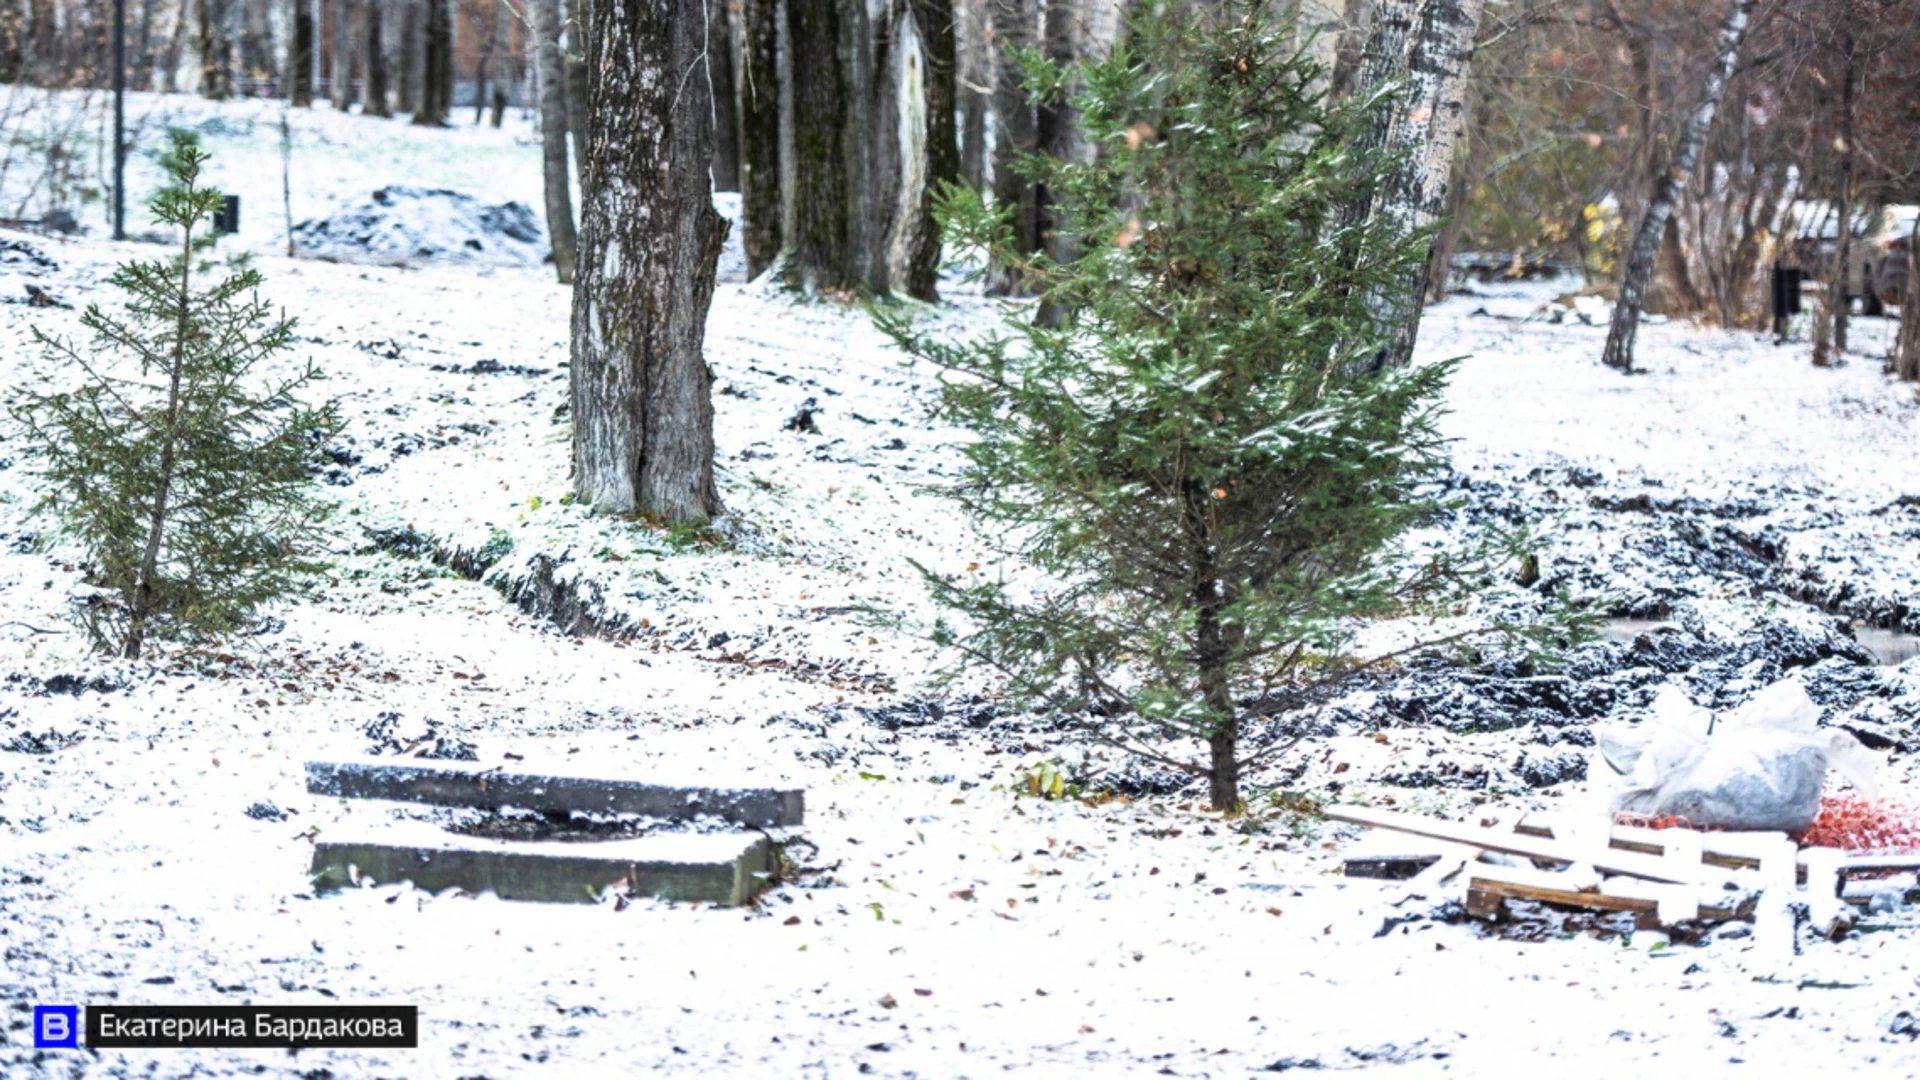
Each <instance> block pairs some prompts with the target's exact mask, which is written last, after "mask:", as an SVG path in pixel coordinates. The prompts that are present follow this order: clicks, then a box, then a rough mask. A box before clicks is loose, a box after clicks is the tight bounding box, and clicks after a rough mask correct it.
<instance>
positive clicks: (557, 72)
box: [533, 0, 579, 285]
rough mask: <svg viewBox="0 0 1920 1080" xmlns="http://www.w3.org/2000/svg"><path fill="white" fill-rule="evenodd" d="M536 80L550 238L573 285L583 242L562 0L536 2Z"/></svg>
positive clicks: (558, 268) (564, 278) (556, 261)
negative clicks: (573, 184) (576, 210)
mask: <svg viewBox="0 0 1920 1080" xmlns="http://www.w3.org/2000/svg"><path fill="white" fill-rule="evenodd" d="M533 34H534V54H533V63H534V78H535V79H536V80H537V81H538V85H539V88H540V149H541V174H542V177H543V179H544V180H545V183H546V193H547V236H548V238H549V239H551V240H552V241H553V269H554V272H555V273H556V274H558V275H559V277H560V282H561V284H563V285H564V284H569V283H571V282H572V281H573V274H574V258H575V255H576V253H577V251H578V248H579V240H578V238H577V237H576V236H575V234H574V231H573V195H572V194H571V192H570V191H569V182H568V181H569V177H570V176H571V172H570V170H569V169H568V168H567V112H568V107H569V105H570V104H571V103H570V102H568V100H567V78H566V69H565V67H564V65H563V62H562V60H561V57H560V0H533Z"/></svg>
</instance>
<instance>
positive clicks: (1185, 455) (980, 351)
mask: <svg viewBox="0 0 1920 1080" xmlns="http://www.w3.org/2000/svg"><path fill="white" fill-rule="evenodd" d="M1224 7H1225V9H1224V10H1222V9H1220V8H1215V7H1214V6H1212V5H1196V4H1179V3H1165V4H1163V3H1145V4H1142V5H1140V6H1139V8H1138V9H1137V10H1136V15H1135V16H1134V18H1133V20H1132V22H1131V25H1130V27H1129V32H1128V34H1127V35H1126V37H1125V39H1124V41H1123V44H1122V45H1121V46H1120V47H1119V48H1117V49H1116V50H1115V51H1114V52H1113V53H1112V55H1111V56H1110V57H1108V58H1106V59H1103V60H1097V61H1092V62H1089V63H1086V64H1084V65H1083V66H1082V67H1081V68H1080V69H1079V78H1080V82H1081V85H1083V86H1084V87H1085V91H1084V93H1083V94H1080V95H1077V96H1076V98H1075V102H1074V103H1075V105H1076V106H1077V108H1078V110H1079V112H1080V116H1081V120H1082V123H1083V124H1084V125H1085V131H1086V135H1087V138H1088V140H1089V142H1090V144H1091V145H1092V146H1094V147H1096V148H1097V153H1096V155H1095V156H1094V158H1093V160H1090V161H1066V162H1063V161H1058V160H1051V159H1047V158H1044V157H1039V156H1035V157H1030V158H1029V159H1028V160H1027V161H1026V162H1025V163H1024V165H1023V167H1024V168H1025V169H1026V170H1027V171H1028V172H1029V173H1030V174H1031V175H1032V176H1033V177H1034V179H1035V180H1036V182H1038V183H1040V184H1044V185H1045V186H1046V187H1047V189H1048V190H1049V191H1051V192H1052V193H1053V197H1054V198H1055V200H1056V206H1057V210H1058V212H1059V213H1060V214H1062V215H1063V218H1062V220H1064V222H1065V223H1066V225H1067V227H1068V228H1069V229H1070V230H1071V232H1072V233H1073V235H1075V236H1076V237H1077V238H1078V239H1079V249H1080V254H1079V255H1078V257H1077V258H1075V259H1074V260H1073V261H1071V262H1070V263H1065V264H1062V263H1056V262H1053V261H1051V260H1049V259H1048V257H1047V256H1046V255H1045V254H1044V253H1040V254H1029V253H1026V252H1023V251H1021V250H1020V249H1019V246H1018V245H1017V244H1015V243H1014V242H1013V237H1012V234H1011V232H1010V230H1009V229H1008V227H1007V225H1006V222H1005V218H1004V215H1003V214H1002V213H1001V212H999V210H998V209H997V208H994V207H991V206H989V205H987V204H986V203H985V202H984V201H983V199H982V197H981V196H980V195H978V194H977V193H975V192H973V191H971V190H969V189H964V188H949V189H947V190H946V192H945V193H944V196H943V198H942V200H941V204H940V208H939V209H940V214H941V219H942V223H943V225H944V226H945V227H946V229H947V230H948V235H947V240H948V245H949V246H948V250H949V251H954V250H972V251H975V252H982V251H984V253H985V255H986V257H987V260H988V261H989V262H991V263H993V264H995V265H998V266H1002V267H1011V268H1013V270H1014V271H1015V272H1016V273H1018V274H1019V275H1020V276H1021V277H1022V279H1023V280H1025V281H1026V282H1028V283H1029V284H1030V286H1031V288H1032V290H1033V291H1034V293H1035V294H1037V297H1038V300H1039V303H1038V304H1035V305H1009V306H1008V307H1007V308H1006V309H1005V317H1004V328H1003V330H1002V331H1000V332H997V333H993V334H989V335H987V336H984V337H981V338H978V339H974V340H969V341H964V342H955V341H950V340H946V339H943V338H939V337H936V336H933V335H930V334H928V333H927V332H925V331H924V330H922V329H921V328H919V327H917V326H916V325H915V324H914V323H913V322H912V321H911V318H910V315H909V314H908V313H906V312H902V311H897V310H895V311H888V310H878V311H876V316H875V317H876V319H877V320H878V322H879V324H880V326H881V327H882V328H883V329H884V330H885V331H886V332H888V333H889V334H890V335H891V336H892V337H893V338H894V339H895V340H896V341H897V342H898V343H899V344H900V345H901V347H902V348H904V349H905V350H906V351H907V352H909V353H911V354H913V355H914V356H916V357H918V358H921V359H924V360H928V361H931V362H933V363H934V364H935V365H937V366H938V367H940V368H941V369H942V370H943V372H944V378H943V383H942V389H941V396H940V398H939V411H940V413H941V414H942V416H943V417H944V418H945V419H948V420H951V421H954V422H956V423H958V424H960V425H961V426H963V427H966V428H969V429H971V430H972V431H973V432H975V433H977V435H978V440H977V441H975V442H972V443H970V444H968V445H967V446H966V448H965V452H966V455H967V459H968V465H967V467H966V470H965V473H964V476H963V478H962V479H961V480H960V481H959V482H958V483H957V484H955V485H953V486H952V487H951V488H948V489H946V490H947V493H948V494H950V495H951V497H953V498H954V499H956V500H957V501H958V502H959V504H960V505H961V506H962V507H963V508H964V509H965V511H966V512H967V513H968V514H969V515H970V516H971V517H973V518H974V519H975V521H976V522H977V523H979V524H980V525H981V526H982V530H981V531H982V533H983V534H984V535H985V536H987V537H989V538H991V541H995V542H998V544H999V545H1000V549H1001V554H1003V555H1004V556H1006V557H1007V559H1006V563H1005V565H1006V566H1007V567H1008V568H1009V573H1010V574H1011V576H1009V577H1004V578H1002V579H1000V580H978V578H977V577H975V578H971V579H970V580H965V581H961V580H954V579H942V578H939V577H933V576H930V581H931V583H932V587H933V589H934V591H935V593H936V596H937V598H938V599H939V600H940V601H941V602H943V603H944V604H945V605H947V606H948V607H949V608H951V609H952V610H953V611H954V612H955V613H957V614H958V615H959V616H961V618H960V619H959V620H958V621H957V624H956V625H947V624H944V623H943V624H942V626H941V627H940V628H939V630H938V635H939V636H940V637H941V639H942V640H943V641H944V642H945V643H947V644H951V645H955V646H957V647H958V648H960V649H961V650H962V651H963V652H964V653H965V654H966V655H969V656H971V657H972V658H974V659H975V660H978V661H981V662H984V663H986V664H988V665H990V666H992V667H994V668H997V669H999V670H1000V671H1002V672H1004V673H1005V674H1006V675H1007V676H1008V678H1009V682H1010V688H1011V690H1012V692H1013V693H1014V694H1015V695H1016V696H1018V697H1020V698H1022V699H1025V700H1027V701H1029V702H1036V703H1045V704H1048V705H1051V706H1053V707H1056V708H1060V709H1063V710H1065V711H1069V712H1072V713H1076V714H1080V715H1091V716H1096V717H1104V718H1107V719H1108V721H1110V722H1108V723H1106V724H1104V725H1103V726H1102V729H1101V734H1102V735H1103V736H1104V737H1106V738H1108V739H1111V740H1112V741H1114V742H1116V743H1118V744H1120V745H1124V746H1126V747H1127V748H1129V749H1131V750H1135V751H1137V752H1140V753H1143V754H1146V755H1147V756H1149V757H1153V758H1156V759H1158V760H1160V761H1162V762H1164V763H1167V764H1171V765H1175V766H1177V767H1181V768H1184V769H1187V770H1188V771H1191V772H1194V773H1197V774H1204V775H1206V776H1208V778H1209V780H1210V781H1211V795H1212V801H1213V804H1214V806H1215V808H1216V809H1222V810H1226V809H1233V808H1236V807H1237V806H1238V805H1239V801H1240V800H1239V792H1238V777H1239V772H1240V769H1241V767H1242V766H1243V765H1244V764H1246V763H1247V762H1248V761H1249V760H1251V759H1252V758H1254V757H1257V756H1259V752H1256V753H1255V754H1251V755H1243V754H1242V753H1241V752H1240V749H1239V747H1240V739H1241V736H1242V735H1243V734H1244V733H1246V732H1248V731H1249V730H1250V729H1251V726H1253V725H1259V724H1265V723H1267V722H1269V719H1270V718H1271V717H1273V716H1275V715H1278V714H1281V713H1284V712H1288V711H1291V710H1293V709H1297V708H1299V707H1301V706H1303V705H1307V704H1311V703H1312V702H1314V701H1317V700H1322V699H1323V698H1324V694H1325V692H1326V691H1327V690H1328V689H1329V688H1330V687H1331V686H1333V685H1335V684H1337V683H1338V682H1339V680H1340V679H1342V678H1344V677H1346V676H1348V675H1351V674H1352V673H1353V672H1354V671H1356V670H1358V668H1359V667H1360V666H1361V665H1359V664H1358V662H1357V661H1355V660H1354V659H1353V658H1352V657H1351V656H1350V655H1349V654H1348V651H1347V646H1348V645H1349V644H1350V638H1351V635H1352V633H1353V631H1354V630H1355V629H1356V628H1357V627H1359V626H1361V625H1363V624H1364V622H1365V621H1366V620H1368V619H1372V618H1377V617H1386V616H1396V615H1409V614H1426V613H1434V612H1439V613H1442V614H1444V613H1445V610H1444V608H1443V607H1441V605H1443V604H1444V603H1446V602H1448V601H1449V600H1450V599H1451V598H1452V597H1453V596H1455V595H1457V594H1458V593H1459V592H1460V591H1461V589H1462V587H1463V586H1464V585H1468V584H1473V583H1477V582H1479V581H1481V580H1484V578H1483V576H1482V575H1483V574H1484V571H1485V570H1486V569H1487V567H1489V566H1491V565H1494V564H1493V563H1492V562H1490V561H1487V560H1485V559H1481V560H1478V561H1474V560H1468V559H1466V558H1464V557H1463V556H1462V555H1460V554H1459V553H1454V554H1453V555H1452V556H1451V557H1448V556H1445V555H1440V554H1435V553H1433V552H1420V553H1416V552H1414V551H1413V550H1412V548H1411V545H1408V544H1405V543H1403V542H1401V541H1403V540H1404V539H1405V538H1406V536H1407V534H1408V533H1409V531H1410V530H1412V529H1415V528H1416V527H1418V526H1421V525H1423V524H1427V523H1431V522H1433V521H1434V520H1435V518H1436V515H1437V514H1438V513H1439V512H1440V511H1441V509H1442V507H1441V506H1440V505H1439V504H1438V503H1437V502H1436V501H1435V500H1434V499H1433V498H1431V497H1429V495H1428V494H1427V492H1429V491H1430V490H1431V487H1430V485H1428V482H1429V481H1431V480H1432V479H1434V477H1435V476H1436V474H1437V473H1438V472H1439V471H1440V470H1442V469H1443V468H1444V467H1445V457H1444V453H1443V450H1444V448H1443V445H1442V440H1441V438H1440V435H1439V434H1438V430H1437V427H1436V421H1437V415H1438V407H1439V402H1440V398H1441V394H1442V391H1443V389H1444V387H1445V383H1446V380H1447V377H1448V375H1449V373H1450V372H1451V371H1452V370H1453V367H1454V365H1453V364H1452V363H1430V364H1423V365H1415V366H1409V367H1406V368H1403V369H1398V370H1392V371H1388V372H1386V373H1383V374H1379V375H1366V376H1361V375H1353V374H1349V373H1352V372H1358V371H1363V370H1364V369H1365V367H1366V364H1365V363H1364V361H1365V360H1366V359H1368V358H1369V357H1370V355H1371V354H1372V353H1373V351H1374V350H1375V349H1376V348H1377V347H1378V346H1379V344H1381V343H1382V342H1384V341H1387V340H1389V339H1390V337H1391V329H1392V328H1390V327H1382V326H1379V325H1376V323H1375V320H1374V318H1373V316H1372V315H1370V314H1369V311H1368V307H1367V304H1366V300H1365V297H1366V295H1367V293H1368V292H1369V291H1370V290H1372V289H1374V288H1376V287H1382V286H1385V285H1387V284H1388V283H1390V282H1393V281H1395V280H1398V279H1399V278H1400V277H1401V275H1402V274H1404V273H1405V272H1406V271H1408V270H1409V269H1411V268H1413V267H1414V266H1416V265H1417V264H1418V262H1419V260H1421V259H1422V258H1424V257H1425V252H1426V245H1425V238H1424V236H1423V235H1416V234H1409V233H1406V232H1403V231H1399V230H1398V229H1397V228H1396V226H1394V225H1393V224H1392V223H1391V222H1390V221H1388V220H1385V219H1384V218H1383V217H1382V216H1379V215H1376V216H1373V217H1371V218H1370V219H1368V220H1363V221H1358V222H1355V221H1352V220H1350V215H1345V214H1343V209H1344V208H1346V207H1348V206H1350V205H1354V204H1359V205H1365V204H1366V202H1367V199H1366V196H1367V194H1368V193H1369V192H1370V190H1371V189H1372V188H1373V187H1374V186H1375V185H1377V184H1379V183H1380V182H1382V180H1383V179H1384V178H1385V177H1386V176H1387V175H1388V174H1389V169H1390V166H1391V162H1390V161H1389V160H1388V159H1386V158H1385V157H1383V156H1380V155H1377V154H1370V153H1368V152H1364V151H1359V150H1355V149H1353V147H1354V146H1356V145H1358V143H1359V140H1358V139H1357V138H1356V136H1357V134H1358V133H1359V132H1360V131H1361V130H1362V129H1363V127H1364V125H1365V124H1366V123H1367V114H1368V110H1369V103H1368V102H1366V101H1357V102H1352V103H1349V104H1342V105H1333V104H1329V103H1328V102H1327V101H1326V100H1325V99H1324V98H1323V97H1321V96H1320V95H1319V94H1318V93H1317V92H1316V91H1315V90H1314V88H1313V84H1314V76H1315V74H1316V72H1315V70H1314V68H1313V67H1312V66H1311V64H1310V63H1309V62H1308V61H1306V60H1305V59H1303V58H1302V57H1300V56H1299V55H1297V54H1296V53H1295V52H1294V51H1293V49H1292V46H1291V44H1290V43H1291V41H1292V40H1293V38H1292V34H1291V32H1290V31H1289V30H1288V29H1287V28H1285V27H1283V26H1279V25H1274V24H1272V23H1270V22H1269V21H1268V20H1267V17H1266V15H1265V13H1264V9H1265V7H1266V5H1264V4H1260V3H1254V4H1230V5H1225V6H1224ZM1023 61H1024V64H1025V66H1026V67H1027V69H1028V73H1029V83H1030V85H1031V86H1032V87H1033V88H1034V90H1033V92H1034V93H1036V94H1038V95H1040V96H1042V97H1043V98H1044V97H1045V96H1047V95H1054V94H1059V93H1062V92H1063V88H1064V87H1065V86H1067V85H1068V84H1069V80H1068V79H1067V78H1065V76H1064V74H1063V73H1062V72H1060V71H1058V70H1057V69H1054V68H1052V67H1050V66H1049V65H1048V63H1047V62H1046V61H1044V60H1043V59H1041V58H1039V57H1037V56H1033V55H1028V56H1026V57H1024V58H1023ZM1036 308H1038V309H1039V310H1043V311H1049V312H1052V313H1055V315H1054V316H1050V317H1049V318H1045V319H1036V318H1033V317H1032V315H1033V312H1034V311H1035V309H1036ZM1048 323H1054V324H1055V325H1048ZM1482 554H1485V553H1482ZM1027 568H1031V573H1030V572H1029V570H1028V569H1027ZM1169 736H1184V737H1193V738H1199V739H1202V740H1205V741H1206V742H1207V743H1208V745H1209V754H1208V758H1207V760H1206V762H1205V763H1204V764H1201V763H1196V762H1188V761H1184V760H1180V759H1178V758H1176V757H1170V756H1169V754H1177V753H1178V751H1177V750H1168V749H1166V744H1165V743H1164V742H1163V741H1162V740H1164V739H1165V738H1167V737H1169Z"/></svg>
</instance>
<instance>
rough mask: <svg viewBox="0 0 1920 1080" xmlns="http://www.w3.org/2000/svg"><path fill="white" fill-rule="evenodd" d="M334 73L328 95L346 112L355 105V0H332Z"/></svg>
mask: <svg viewBox="0 0 1920 1080" xmlns="http://www.w3.org/2000/svg"><path fill="white" fill-rule="evenodd" d="M332 4H333V74H332V76H331V78H330V79H329V82H330V88H329V90H328V93H327V96H328V97H330V98H332V99H333V107H334V108H336V109H338V110H340V111H341V112H346V111H347V110H348V109H349V108H351V107H352V106H353V0H332Z"/></svg>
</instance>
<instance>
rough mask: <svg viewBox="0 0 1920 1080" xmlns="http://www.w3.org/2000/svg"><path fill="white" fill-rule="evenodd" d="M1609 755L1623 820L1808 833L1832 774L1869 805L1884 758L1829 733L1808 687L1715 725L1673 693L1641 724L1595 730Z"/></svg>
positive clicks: (1777, 691)
mask: <svg viewBox="0 0 1920 1080" xmlns="http://www.w3.org/2000/svg"><path fill="white" fill-rule="evenodd" d="M1594 741H1595V743H1596V744H1597V745H1598V746H1599V748H1600V753H1601V756H1602V757H1603V758H1604V759H1605V760H1606V762H1607V764H1608V765H1609V766H1611V767H1612V768H1613V770H1614V771H1615V772H1617V773H1620V774H1622V775H1624V776H1625V777H1626V778H1627V779H1626V785H1627V786H1626V788H1625V789H1624V790H1622V791H1620V792H1618V793H1617V794H1615V795H1614V797H1613V810H1614V812H1615V813H1621V812H1626V813H1633V814H1647V815H1652V816H1665V815H1672V816H1674V817H1678V818H1683V819H1685V820H1686V821H1687V822H1688V823H1689V824H1691V825H1694V826H1695V827H1698V828H1719V829H1761V830H1779V831H1783V832H1798V831H1799V830H1801V829H1804V828H1806V827H1807V826H1808V825H1811V824H1812V823H1813V819H1814V816H1815V815H1816V814H1818V813H1819V812H1820V789H1821V788H1822V787H1824V786H1825V784H1826V778H1827V770H1828V769H1829V768H1832V769H1833V770H1835V771H1836V772H1838V773H1839V774H1840V775H1841V776H1843V777H1845V778H1846V779H1847V780H1849V781H1851V782H1852V783H1853V786H1854V787H1855V788H1857V789H1859V791H1860V793H1861V794H1862V795H1863V796H1865V797H1866V798H1869V799H1870V798H1872V797H1873V796H1874V792H1875V784H1874V778H1873V770H1874V766H1875V764H1876V763H1877V759H1876V758H1875V757H1874V755H1873V753H1872V752H1871V751H1869V750H1868V749H1867V748H1866V747H1865V746H1862V745H1861V744H1860V740H1858V739H1856V738H1854V737H1853V736H1852V735H1851V734H1849V733H1848V732H1845V731H1839V730H1835V729H1832V728H1828V729H1824V730H1823V729H1821V727H1820V710H1819V708H1818V707H1817V706H1815V705H1814V703H1813V702H1812V701H1810V700H1808V698H1807V692H1806V690H1805V689H1804V688H1803V687H1802V686H1801V685H1800V684H1799V683H1798V682H1778V683H1775V684H1773V685H1772V686H1770V687H1768V688H1767V689H1765V690H1762V691H1761V692H1760V693H1758V694H1755V695H1754V696H1753V697H1752V698H1751V699H1750V700H1748V702H1747V703H1746V704H1745V705H1742V706H1740V707H1739V708H1738V709H1735V710H1733V711H1732V712H1730V713H1727V714H1725V715H1722V716H1720V717H1717V718H1716V717H1715V716H1714V715H1713V713H1712V712H1710V711H1708V710H1706V709H1703V708H1700V707H1699V706H1697V705H1695V704H1693V702H1691V701H1689V700H1688V699H1687V696H1686V694H1685V693H1683V692H1682V691H1681V690H1680V689H1679V688H1678V687H1675V686H1671V685H1670V686H1667V687H1665V688H1663V689H1662V690H1661V691H1660V693H1659V694H1658V695H1657V696H1656V697H1655V698H1654V700H1653V715H1652V716H1650V717H1648V718H1647V719H1646V720H1644V721H1642V722H1641V723H1640V724H1638V725H1636V726H1626V725H1609V726H1608V727H1605V728H1597V729H1595V731H1594Z"/></svg>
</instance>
